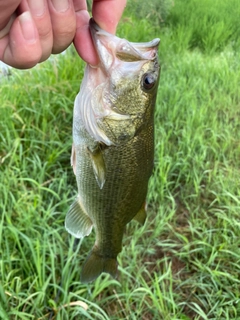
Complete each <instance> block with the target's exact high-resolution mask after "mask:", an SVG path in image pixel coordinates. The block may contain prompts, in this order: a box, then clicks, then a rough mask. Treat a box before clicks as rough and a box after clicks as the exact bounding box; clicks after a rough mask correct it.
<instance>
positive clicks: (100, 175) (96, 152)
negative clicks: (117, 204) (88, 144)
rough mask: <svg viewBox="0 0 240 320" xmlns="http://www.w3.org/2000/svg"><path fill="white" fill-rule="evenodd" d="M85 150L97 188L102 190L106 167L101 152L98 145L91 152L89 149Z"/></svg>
mask: <svg viewBox="0 0 240 320" xmlns="http://www.w3.org/2000/svg"><path fill="white" fill-rule="evenodd" d="M87 150H88V154H89V156H90V159H91V162H92V166H93V172H94V175H95V178H96V180H97V183H98V186H99V188H100V189H102V188H103V186H104V183H105V181H106V166H105V161H104V158H103V152H102V150H101V148H100V146H99V144H98V145H97V146H96V147H95V148H94V149H93V150H90V148H87Z"/></svg>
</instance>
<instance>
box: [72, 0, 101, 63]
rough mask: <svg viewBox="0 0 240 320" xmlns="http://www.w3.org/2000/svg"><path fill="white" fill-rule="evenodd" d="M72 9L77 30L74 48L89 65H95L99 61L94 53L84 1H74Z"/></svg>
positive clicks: (88, 17)
mask: <svg viewBox="0 0 240 320" xmlns="http://www.w3.org/2000/svg"><path fill="white" fill-rule="evenodd" d="M73 3H74V7H75V11H76V18H77V29H76V34H75V37H74V45H75V48H76V50H77V52H78V54H79V55H80V57H81V58H82V59H83V60H85V61H86V62H87V63H90V64H91V65H97V64H98V63H99V59H98V56H97V53H96V51H95V48H94V45H93V42H92V38H91V34H90V30H89V19H90V16H89V13H88V11H87V5H86V1H85V0H74V1H73Z"/></svg>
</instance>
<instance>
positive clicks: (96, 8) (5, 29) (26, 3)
mask: <svg viewBox="0 0 240 320" xmlns="http://www.w3.org/2000/svg"><path fill="white" fill-rule="evenodd" d="M125 5H126V0H93V6H92V14H93V18H94V20H95V21H96V22H97V23H98V24H99V26H100V27H101V28H102V29H105V30H106V31H108V32H111V33H114V32H115V30H116V26H117V23H118V21H119V20H120V17H121V15H122V12H123V10H124V7H125ZM89 18H90V17H89V14H88V11H87V5H86V0H37V1H36V0H8V1H6V0H0V60H2V61H3V62H5V63H6V64H8V65H11V66H13V67H15V68H19V69H25V68H31V67H33V66H34V65H35V64H37V63H38V62H41V61H44V60H46V59H47V58H48V57H49V56H50V54H51V53H60V52H62V51H64V50H65V49H66V48H67V47H68V46H69V45H70V44H71V43H72V41H73V39H74V45H75V47H76V50H77V52H78V53H79V55H80V56H81V57H82V58H83V59H84V60H85V61H86V62H88V63H90V64H92V65H95V64H97V63H98V57H97V54H96V52H95V49H94V47H93V44H92V40H91V36H90V32H89V28H88V25H89Z"/></svg>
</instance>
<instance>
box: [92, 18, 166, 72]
mask: <svg viewBox="0 0 240 320" xmlns="http://www.w3.org/2000/svg"><path fill="white" fill-rule="evenodd" d="M89 24H90V31H91V35H92V39H93V43H94V46H95V49H96V51H97V53H98V56H99V59H100V66H101V68H102V69H103V70H104V72H105V73H106V74H108V73H109V72H111V71H112V68H113V67H114V64H117V63H118V62H116V61H115V60H116V58H117V59H118V60H120V61H125V62H133V61H142V60H149V59H152V60H153V59H155V58H156V56H157V50H158V46H159V43H160V39H159V38H156V39H154V40H152V41H150V42H142V43H136V42H129V41H127V40H125V39H121V38H119V37H117V36H115V35H113V34H111V33H108V32H106V31H104V30H102V29H101V28H100V27H99V26H98V25H97V24H96V22H95V21H94V20H93V19H90V22H89Z"/></svg>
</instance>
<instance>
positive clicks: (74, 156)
mask: <svg viewBox="0 0 240 320" xmlns="http://www.w3.org/2000/svg"><path fill="white" fill-rule="evenodd" d="M71 166H72V167H73V172H74V174H75V175H76V150H75V146H74V144H73V145H72V154H71Z"/></svg>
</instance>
